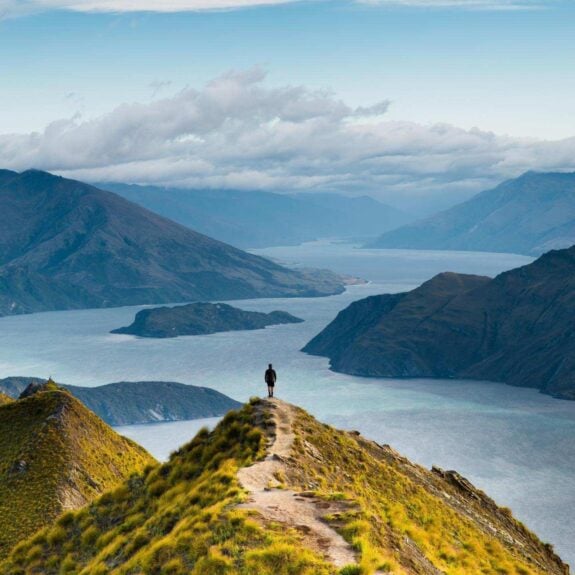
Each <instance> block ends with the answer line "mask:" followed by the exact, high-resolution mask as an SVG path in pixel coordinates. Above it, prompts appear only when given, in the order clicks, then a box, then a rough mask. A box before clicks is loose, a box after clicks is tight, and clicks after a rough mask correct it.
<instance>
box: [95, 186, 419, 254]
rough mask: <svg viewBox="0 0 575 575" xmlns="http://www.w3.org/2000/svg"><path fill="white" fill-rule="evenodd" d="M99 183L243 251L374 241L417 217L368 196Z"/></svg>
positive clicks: (103, 187)
mask: <svg viewBox="0 0 575 575" xmlns="http://www.w3.org/2000/svg"><path fill="white" fill-rule="evenodd" d="M96 185H97V186H98V187H100V188H102V189H104V190H110V191H111V192H115V193H117V194H119V195H120V196H123V197H125V198H126V199H128V200H130V201H132V202H134V203H136V204H140V205H141V206H143V207H145V208H147V209H149V210H152V211H153V212H156V213H158V214H160V215H162V216H165V217H167V218H170V219H171V220H174V221H176V222H178V223H180V224H183V225H185V226H188V227H189V228H192V229H194V230H197V231H199V232H201V233H203V234H206V235H208V236H210V237H213V238H217V239H218V240H221V241H224V242H227V243H230V244H232V245H234V246H238V247H241V248H261V247H267V246H285V245H292V244H299V243H302V242H308V241H312V240H316V239H318V238H326V237H338V238H345V237H347V238H355V237H360V238H368V237H374V236H376V235H377V234H380V233H382V232H384V231H386V230H390V229H393V228H396V227H398V226H401V225H403V224H405V223H407V222H408V221H410V220H411V219H412V218H410V217H409V216H408V215H407V214H405V213H404V212H402V211H400V210H398V209H396V208H393V207H391V206H389V205H387V204H383V203H381V202H379V201H377V200H375V199H373V198H370V197H368V196H363V197H347V196H342V195H338V194H319V193H307V194H297V195H286V194H275V193H271V192H258V191H249V190H187V189H181V188H162V187H157V186H138V185H127V184H119V183H102V184H96Z"/></svg>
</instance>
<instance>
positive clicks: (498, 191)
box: [367, 172, 575, 256]
mask: <svg viewBox="0 0 575 575" xmlns="http://www.w3.org/2000/svg"><path fill="white" fill-rule="evenodd" d="M573 244H575V173H537V172H527V173H526V174H523V175H522V176H520V177H519V178H516V179H514V180H508V181H506V182H503V183H502V184H500V185H499V186H497V187H496V188H493V189H491V190H486V191H484V192H481V193H480V194H477V195H476V196H474V197H472V198H471V199H469V200H467V201H465V202H463V203H461V204H458V205H456V206H454V207H452V208H449V209H448V210H445V211H442V212H439V213H438V214H435V215H433V216H430V217H429V218H425V219H423V220H419V221H416V222H413V223H410V224H407V225H405V226H402V227H400V228H398V229H396V230H392V231H389V232H386V233H384V234H383V235H382V236H381V237H379V238H378V239H377V240H376V241H375V242H373V243H371V244H369V245H368V246H367V247H374V248H406V249H427V250H429V249H437V250H471V251H485V252H509V253H518V254H526V255H532V256H538V255H541V254H543V253H545V252H547V251H549V250H551V249H560V248H567V247H569V246H571V245H573Z"/></svg>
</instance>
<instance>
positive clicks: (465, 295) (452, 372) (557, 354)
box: [303, 247, 575, 399]
mask: <svg viewBox="0 0 575 575" xmlns="http://www.w3.org/2000/svg"><path fill="white" fill-rule="evenodd" d="M573 310H575V247H573V248H569V249H566V250H557V251H551V252H549V253H547V254H545V255H543V256H541V257H540V258H539V259H538V260H536V261H535V262H533V263H532V264H529V265H527V266H524V267H521V268H517V269H514V270H511V271H508V272H505V273H502V274H500V275H499V276H497V277H496V278H495V279H492V280H491V279H489V278H483V277H477V276H467V275H463V274H453V273H446V274H440V275H439V276H436V277H435V278H433V279H431V280H430V281H428V282H426V283H424V284H423V285H422V286H420V287H419V288H417V289H415V290H413V291H411V292H408V293H403V294H394V295H381V296H373V297H371V298H367V299H365V300H361V301H358V302H355V303H353V304H352V305H351V306H349V307H348V308H347V309H346V310H344V311H343V312H341V313H340V314H339V315H338V316H337V318H336V319H335V320H334V321H333V322H332V323H331V324H330V325H329V326H328V327H327V328H326V329H325V330H324V331H323V332H322V333H320V334H319V335H318V336H316V337H315V338H314V339H313V340H311V341H310V342H309V343H308V344H307V345H306V347H304V349H303V351H306V352H308V353H311V354H315V355H324V356H327V357H329V358H330V360H331V366H332V368H333V369H334V370H336V371H342V372H344V373H350V374H355V375H366V376H379V377H459V378H474V379H488V380H491V381H502V382H506V383H509V384H511V385H517V386H522V387H534V388H537V389H540V390H542V391H543V392H544V393H548V394H551V395H554V396H557V397H561V398H565V399H575V328H574V327H573V319H574V315H573Z"/></svg>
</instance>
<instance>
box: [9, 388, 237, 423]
mask: <svg viewBox="0 0 575 575" xmlns="http://www.w3.org/2000/svg"><path fill="white" fill-rule="evenodd" d="M45 383H46V380H45V379H41V378H37V377H7V378H5V379H0V393H4V394H5V395H7V396H9V397H12V398H14V399H17V398H18V397H20V395H21V393H22V392H23V391H24V390H25V389H27V388H28V387H29V386H30V385H31V384H32V385H36V386H42V385H44V384H45ZM59 385H60V386H61V387H63V388H65V389H67V390H68V391H69V392H70V393H71V394H72V395H73V396H75V397H76V398H77V399H79V400H80V401H81V402H82V403H83V404H84V405H85V406H86V407H88V408H89V409H91V410H92V411H93V412H94V413H95V414H96V415H98V416H99V417H101V418H102V419H103V420H104V421H105V422H106V423H108V424H109V425H135V424H138V423H154V422H157V421H180V420H185V419H202V418H205V417H219V416H221V415H225V414H226V413H227V412H228V411H229V410H230V409H236V408H238V407H239V406H240V404H239V403H238V402H237V401H235V400H233V399H231V398H230V397H228V396H227V395H224V394H223V393H220V392H219V391H216V390H215V389H210V388H209V387H198V386H195V385H185V384H183V383H175V382H171V381H122V382H118V383H109V384H107V385H100V386H98V387H80V386H77V385H62V384H59Z"/></svg>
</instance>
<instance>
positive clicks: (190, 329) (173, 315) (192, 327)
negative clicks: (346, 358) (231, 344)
mask: <svg viewBox="0 0 575 575" xmlns="http://www.w3.org/2000/svg"><path fill="white" fill-rule="evenodd" d="M301 322H303V319H300V318H298V317H295V316H293V315H291V314H290V313H287V312H285V311H272V312H271V313H262V312H259V311H245V310H243V309H238V308H237V307H233V306H231V305H227V304H224V303H206V302H199V303H189V304H186V305H179V306H176V307H156V308H152V309H143V310H140V311H139V312H138V313H137V314H136V318H135V319H134V321H133V323H132V324H131V325H129V326H127V327H120V328H118V329H115V330H113V331H112V333H125V334H130V335H137V336H139V337H159V338H166V337H178V336H180V335H205V334H209V333H218V332H221V331H245V330H252V329H263V328H264V327H267V326H269V325H279V324H284V323H301Z"/></svg>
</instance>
